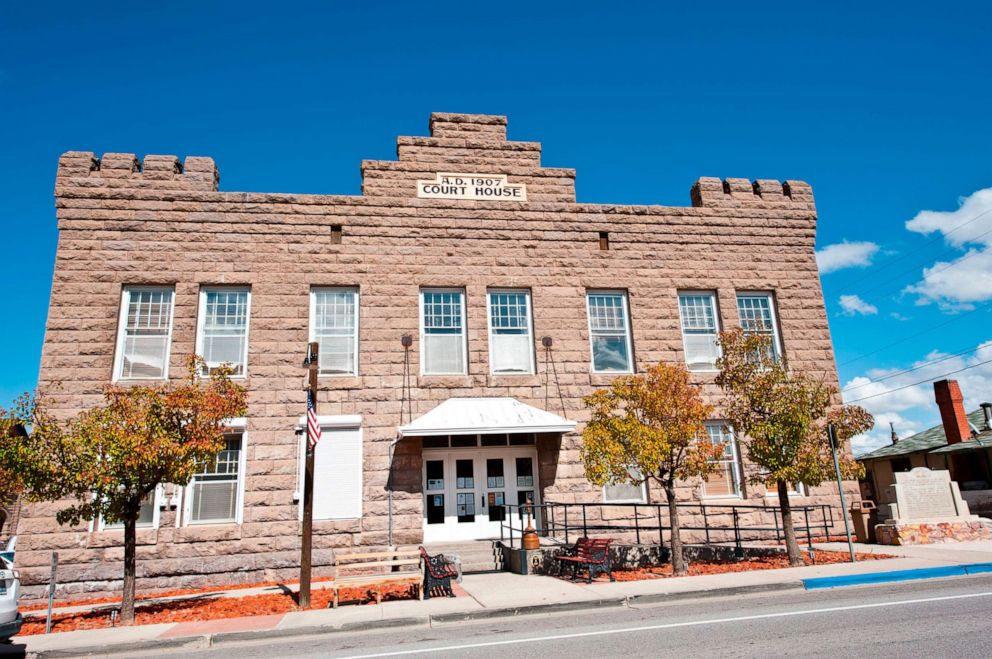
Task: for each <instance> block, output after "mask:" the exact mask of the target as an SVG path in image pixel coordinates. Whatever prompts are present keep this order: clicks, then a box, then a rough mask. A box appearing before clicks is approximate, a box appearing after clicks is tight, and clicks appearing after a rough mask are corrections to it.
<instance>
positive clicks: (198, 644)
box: [26, 634, 210, 659]
mask: <svg viewBox="0 0 992 659" xmlns="http://www.w3.org/2000/svg"><path fill="white" fill-rule="evenodd" d="M208 647H210V637H209V636H206V635H203V634H201V635H199V636H182V637H179V638H162V639H152V640H148V641H132V642H130V643H120V644H117V645H90V646H87V647H82V648H72V649H65V650H41V651H38V652H34V651H31V650H28V651H27V652H26V654H27V656H29V657H36V658H37V659H54V658H55V657H81V656H87V655H98V656H106V655H115V654H123V653H127V654H137V653H140V652H153V651H156V650H176V649H179V648H189V649H191V650H205V649H207V648H208Z"/></svg>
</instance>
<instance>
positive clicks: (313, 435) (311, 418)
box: [307, 391, 320, 451]
mask: <svg viewBox="0 0 992 659" xmlns="http://www.w3.org/2000/svg"><path fill="white" fill-rule="evenodd" d="M315 407H316V401H314V399H313V392H312V391H307V446H308V447H309V449H310V450H311V451H312V450H313V449H314V447H316V446H317V442H319V441H320V424H319V423H317V411H316V410H315V409H314V408H315Z"/></svg>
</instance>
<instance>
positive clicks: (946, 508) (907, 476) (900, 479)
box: [895, 467, 968, 519]
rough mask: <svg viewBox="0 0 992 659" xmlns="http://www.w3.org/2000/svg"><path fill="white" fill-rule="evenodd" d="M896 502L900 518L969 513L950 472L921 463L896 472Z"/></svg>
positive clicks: (924, 517)
mask: <svg viewBox="0 0 992 659" xmlns="http://www.w3.org/2000/svg"><path fill="white" fill-rule="evenodd" d="M895 476H896V485H895V493H896V504H897V505H898V507H899V518H900V519H933V518H937V517H956V516H958V515H962V514H964V515H967V514H968V513H967V510H965V511H961V510H960V505H959V504H958V500H959V499H960V498H961V496H960V495H959V494H957V488H955V487H953V484H952V482H951V476H950V473H949V472H947V471H931V470H929V469H926V468H923V467H917V468H916V469H913V470H911V471H908V472H902V473H897V474H896V475H895Z"/></svg>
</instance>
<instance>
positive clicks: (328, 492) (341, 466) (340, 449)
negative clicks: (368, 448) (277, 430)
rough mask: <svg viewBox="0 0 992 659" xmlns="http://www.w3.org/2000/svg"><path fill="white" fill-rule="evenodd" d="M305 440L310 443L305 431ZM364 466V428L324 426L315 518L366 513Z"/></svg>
mask: <svg viewBox="0 0 992 659" xmlns="http://www.w3.org/2000/svg"><path fill="white" fill-rule="evenodd" d="M301 439H302V441H303V442H306V433H305V432H304V433H302V434H301ZM301 464H302V461H301ZM363 467H364V465H363V461H362V430H361V428H358V427H354V428H337V427H327V426H323V427H322V428H321V431H320V442H319V443H318V444H317V447H316V449H315V450H314V494H313V517H314V519H358V518H360V517H361V516H362V480H363V479H362V471H363ZM301 482H302V480H301Z"/></svg>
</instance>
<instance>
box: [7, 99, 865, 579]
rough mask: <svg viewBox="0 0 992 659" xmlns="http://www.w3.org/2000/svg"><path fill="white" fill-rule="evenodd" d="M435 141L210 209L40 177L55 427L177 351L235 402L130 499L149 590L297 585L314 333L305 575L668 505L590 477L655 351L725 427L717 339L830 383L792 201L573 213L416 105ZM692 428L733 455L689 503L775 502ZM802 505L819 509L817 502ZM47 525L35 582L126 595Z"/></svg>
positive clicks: (194, 196)
mask: <svg viewBox="0 0 992 659" xmlns="http://www.w3.org/2000/svg"><path fill="white" fill-rule="evenodd" d="M617 121H622V118H617ZM430 129H431V130H430V133H431V134H430V137H401V138H399V140H398V143H397V152H398V159H397V160H395V161H365V162H363V163H362V168H361V171H362V194H360V195H352V196H346V195H316V194H284V193H255V192H221V191H218V189H217V186H218V173H217V169H216V167H215V166H214V162H213V160H212V159H210V158H200V157H189V158H186V160H185V164H180V162H179V160H178V159H177V158H175V157H174V156H145V158H144V159H143V161H139V160H138V159H137V158H136V157H135V156H134V155H132V154H120V153H116V154H114V153H108V154H105V155H104V156H103V157H102V158H101V159H97V158H95V157H94V155H93V154H92V153H83V152H70V153H67V154H65V155H63V156H62V157H61V159H60V160H59V167H58V174H57V178H56V188H55V193H56V195H55V196H56V207H57V215H58V228H59V242H58V252H57V255H56V260H55V272H54V279H53V285H52V297H51V306H50V309H49V316H48V325H47V330H46V335H45V343H44V349H43V354H42V362H41V372H40V385H39V386H40V388H41V390H42V391H43V392H45V394H46V395H47V397H48V400H49V401H50V405H51V407H52V411H53V412H54V413H57V414H59V415H61V416H64V417H68V416H71V415H73V414H76V413H78V412H79V411H81V410H82V409H84V408H86V407H88V406H91V405H94V404H98V403H100V402H101V389H102V387H103V386H104V385H105V384H106V383H107V382H109V381H113V382H118V383H120V384H128V383H132V382H144V383H147V382H158V381H163V380H166V379H175V378H179V377H182V375H183V362H184V360H186V359H187V357H188V356H189V355H191V354H192V353H194V352H197V353H199V354H201V355H203V356H204V357H205V359H206V361H207V363H208V364H209V365H211V366H213V365H218V364H221V363H224V362H228V363H231V364H232V365H233V366H234V368H235V372H236V374H237V377H238V378H239V379H240V381H241V382H242V383H243V384H244V386H245V387H246V388H247V389H248V415H247V418H244V419H236V420H232V423H231V425H230V429H229V433H228V435H227V443H226V447H225V449H224V451H222V452H221V454H220V455H219V456H218V459H217V460H216V461H214V462H212V463H210V464H209V465H205V466H204V468H203V470H202V472H201V473H200V474H198V475H197V476H196V477H195V478H194V479H193V482H192V483H190V485H189V486H187V487H178V486H175V485H165V486H164V487H161V488H159V490H158V491H157V492H155V493H154V494H153V495H152V496H150V497H149V499H148V502H147V504H146V507H145V509H144V510H143V511H142V517H141V522H140V527H141V528H140V529H139V533H138V542H139V545H140V546H139V548H138V556H139V560H138V574H139V579H140V582H139V583H140V586H141V587H143V588H152V587H183V586H192V585H202V584H209V583H230V582H233V581H241V582H258V581H266V580H271V579H285V578H290V577H293V576H294V575H296V574H297V566H298V564H299V545H300V526H301V523H300V518H301V514H302V513H301V505H300V490H301V487H302V485H301V481H302V478H301V471H302V468H303V460H302V459H301V458H302V456H303V450H304V448H303V447H304V442H305V438H304V436H303V432H302V429H303V424H302V423H301V417H302V415H303V414H304V412H305V400H306V399H305V395H304V393H303V391H302V386H303V383H304V378H305V371H304V369H303V368H302V367H301V362H302V360H303V357H304V355H305V352H306V344H307V342H308V341H317V342H318V343H319V344H320V360H319V364H320V377H319V395H318V405H319V407H318V414H319V421H320V423H321V424H322V426H323V430H322V434H323V439H322V441H321V443H320V444H319V446H318V447H317V453H316V485H315V503H314V517H315V520H316V521H315V522H314V529H315V537H314V562H315V564H316V565H317V566H318V567H319V566H321V565H327V564H328V561H329V560H330V556H331V553H332V550H334V549H336V548H351V547H356V546H362V547H370V548H375V547H383V546H385V545H387V544H389V543H390V542H391V543H393V544H413V543H421V542H438V541H443V540H459V539H471V538H492V537H499V534H500V524H501V521H502V518H503V516H504V510H503V508H502V504H517V503H519V502H523V501H525V500H526V499H527V498H528V497H530V498H532V499H533V500H534V502H535V503H542V502H549V501H555V502H568V503H572V502H589V503H601V502H649V501H650V502H662V501H664V498H665V497H664V493H663V492H659V491H653V490H651V489H649V488H647V487H631V486H626V485H622V486H616V487H612V486H611V487H606V488H596V487H593V486H592V485H591V484H590V483H589V482H588V481H587V480H586V479H585V477H584V471H583V467H582V464H581V462H580V460H579V447H580V441H581V435H580V431H581V428H582V423H583V421H584V420H585V419H587V418H588V413H587V411H586V410H585V408H584V405H583V403H582V398H583V396H586V395H588V394H590V393H591V392H593V391H594V390H595V389H596V388H598V387H604V386H607V385H609V384H610V382H611V381H612V380H613V379H614V378H615V377H616V376H617V375H620V374H626V373H636V372H638V371H640V370H642V369H643V368H644V367H645V366H647V365H650V364H652V363H657V362H658V361H661V360H664V361H668V362H683V363H686V364H687V365H688V366H689V368H690V369H691V370H692V371H693V373H694V378H695V380H696V381H697V382H698V383H700V384H702V385H703V386H704V392H705V396H706V397H707V399H708V400H710V401H711V402H713V403H715V404H716V405H717V409H719V404H720V390H719V388H718V387H716V385H715V384H714V382H713V379H714V375H715V362H716V359H717V357H718V356H719V349H718V347H717V344H716V339H717V333H718V332H719V331H720V330H722V329H725V328H732V327H744V328H745V329H746V330H747V331H750V332H760V333H764V334H766V335H768V336H769V337H770V338H771V340H772V344H773V349H774V350H775V351H776V352H778V353H780V354H787V355H788V356H789V360H790V363H791V364H793V365H795V366H797V367H801V368H804V369H808V370H810V371H812V372H813V373H814V374H817V375H819V376H822V377H823V378H824V379H825V380H826V381H828V382H830V383H831V384H834V385H836V384H837V374H836V370H835V367H834V358H833V348H832V345H831V341H830V331H829V328H828V325H827V317H826V313H825V310H824V304H823V298H822V293H821V289H820V280H819V276H818V272H817V267H816V260H815V257H814V253H813V248H814V243H815V239H816V222H817V217H816V209H815V205H814V202H813V194H812V191H811V189H810V186H809V185H807V184H806V183H803V182H800V181H787V182H786V183H784V184H783V183H780V182H778V181H772V180H759V181H754V182H752V181H749V180H746V179H726V180H720V179H715V178H702V179H699V180H698V181H697V183H696V184H695V186H694V187H693V188H692V192H691V198H692V205H691V206H689V207H664V206H633V205H618V204H591V203H577V202H576V200H575V172H574V170H571V169H563V168H558V167H544V166H542V165H541V146H540V144H539V143H536V142H514V141H508V140H507V137H506V118H505V117H500V116H488V115H461V114H434V115H432V116H431V121H430ZM610 129H611V124H610V123H609V122H607V123H604V126H603V130H605V131H609V130H610ZM659 157H664V156H663V155H661V156H659ZM270 165H271V166H273V167H277V168H280V169H283V170H285V169H292V168H294V167H308V166H312V165H311V164H310V163H291V162H290V163H270ZM329 187H332V185H331V184H329ZM621 196H622V195H621ZM56 382H59V383H61V385H60V388H56V387H54V386H53V384H55V383H56ZM707 432H708V434H709V436H710V437H711V438H713V439H714V440H716V441H720V442H723V443H724V446H725V452H724V455H723V458H722V459H721V460H720V469H719V472H718V473H717V474H716V475H714V476H713V477H711V478H710V479H708V480H707V482H705V483H700V482H694V483H686V484H685V486H684V487H683V488H682V489H681V491H680V496H681V497H682V498H683V499H684V500H686V501H710V502H712V503H717V502H725V503H726V502H729V503H733V502H738V503H758V504H761V503H764V502H768V503H772V504H774V502H775V499H774V495H772V496H767V494H768V493H766V491H765V488H764V487H760V486H754V485H751V484H749V483H748V482H747V478H746V477H747V475H748V474H749V473H750V467H749V466H748V465H746V464H744V462H743V459H742V455H741V451H740V450H739V449H738V446H737V444H736V442H735V439H734V436H733V434H732V433H731V432H729V431H728V429H727V428H726V427H725V425H724V423H723V421H722V420H721V419H720V417H719V412H717V414H715V415H714V418H713V419H712V420H711V422H710V423H709V426H708V430H707ZM849 486H850V487H851V488H852V491H853V490H854V489H856V484H854V483H851V484H849ZM798 490H799V491H798V492H797V493H796V498H797V499H796V500H797V503H800V502H811V503H827V504H834V503H836V500H837V499H836V486H835V485H825V486H822V487H820V488H815V489H813V490H812V491H805V490H804V489H803V488H802V487H799V488H798ZM55 510H57V507H56V506H53V505H51V504H46V505H29V506H25V507H24V510H23V512H22V516H21V520H20V522H19V530H20V539H19V542H20V545H19V554H18V558H19V565H20V567H21V569H22V573H23V574H24V575H25V579H26V581H28V582H29V583H32V584H39V583H42V582H43V581H44V580H45V579H46V578H47V574H48V563H49V559H50V552H51V550H52V549H66V550H69V551H65V552H64V553H63V554H62V555H61V556H60V565H59V581H60V583H62V584H66V585H65V588H66V592H68V593H81V592H84V591H89V592H94V593H95V592H98V591H101V590H104V591H105V590H108V589H110V588H111V587H112V586H113V585H114V584H115V583H119V579H120V578H121V571H120V563H119V561H120V556H121V554H120V544H121V537H122V534H121V531H120V529H119V525H118V526H117V527H115V526H113V525H105V524H102V523H100V522H96V523H94V524H91V525H88V526H82V527H76V528H68V527H60V526H59V525H58V524H57V523H56V521H55V519H54V511H55ZM649 512H652V513H653V511H649ZM724 517H727V518H729V515H725V516H724ZM835 518H836V519H839V517H838V516H836V515H835ZM572 521H573V523H574V521H575V519H574V518H573V520H572ZM318 574H319V572H318ZM37 590H38V589H37V588H36V591H37Z"/></svg>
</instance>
